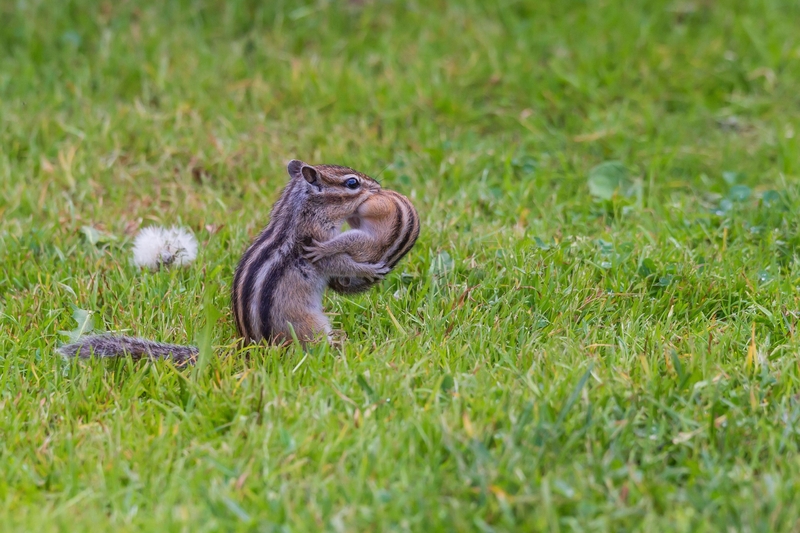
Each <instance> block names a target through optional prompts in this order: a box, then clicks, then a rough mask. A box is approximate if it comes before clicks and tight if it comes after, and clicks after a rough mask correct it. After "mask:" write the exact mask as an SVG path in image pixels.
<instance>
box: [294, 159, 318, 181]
mask: <svg viewBox="0 0 800 533" xmlns="http://www.w3.org/2000/svg"><path fill="white" fill-rule="evenodd" d="M286 170H287V171H288V172H289V176H291V177H292V178H296V179H299V178H300V176H302V177H303V179H305V180H306V181H307V182H308V183H310V184H312V185H316V184H317V182H318V181H319V172H318V171H317V169H316V168H314V167H312V166H311V165H307V164H305V163H303V162H302V161H299V160H297V159H292V160H291V161H289V164H288V165H286Z"/></svg>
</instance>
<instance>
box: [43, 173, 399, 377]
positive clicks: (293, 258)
mask: <svg viewBox="0 0 800 533" xmlns="http://www.w3.org/2000/svg"><path fill="white" fill-rule="evenodd" d="M287 171H288V173H289V176H290V180H289V184H288V185H287V186H286V187H285V188H284V190H283V192H282V193H281V196H280V197H279V198H278V201H277V202H275V205H274V206H273V208H272V213H271V216H270V221H269V224H267V226H266V227H265V228H264V229H263V231H262V232H261V233H260V234H259V235H258V237H256V239H255V240H254V241H253V242H252V244H250V246H249V247H248V248H247V250H246V251H245V252H244V254H243V255H242V257H241V259H240V260H239V263H238V265H237V267H236V271H235V274H234V278H233V286H232V292H231V307H232V309H233V315H234V318H235V321H236V329H237V332H238V333H239V335H240V336H241V337H242V338H243V340H244V342H245V343H257V342H261V341H267V342H270V343H281V342H285V341H287V340H290V339H291V338H292V332H294V334H295V335H296V336H297V338H298V340H299V341H300V342H301V343H303V344H304V345H305V344H306V343H309V342H313V341H315V340H318V339H319V338H320V337H325V336H329V335H330V333H331V327H330V322H329V321H328V318H327V317H326V316H325V314H324V313H323V311H322V294H323V291H324V290H325V287H326V285H327V284H328V282H329V281H330V280H331V279H333V278H359V279H363V280H364V283H367V284H374V283H375V282H377V280H379V279H381V278H382V277H383V276H384V275H386V274H387V273H388V272H389V270H390V268H389V267H388V266H387V264H386V262H384V261H377V262H372V263H366V262H358V261H355V260H354V259H353V258H352V256H351V255H350V253H351V250H350V249H348V248H347V247H346V246H344V247H342V248H341V249H342V253H337V254H335V255H331V256H327V257H322V256H319V254H317V255H315V261H313V262H312V261H310V260H309V259H307V258H306V257H305V254H306V252H305V248H307V247H313V246H314V243H326V242H328V241H330V240H331V239H332V238H333V237H334V236H336V235H337V234H338V233H339V232H340V231H341V227H342V225H343V224H344V221H345V220H347V219H349V218H351V217H353V216H355V214H356V213H357V212H358V209H359V207H360V206H361V205H362V204H363V203H364V202H366V201H367V200H369V198H370V197H372V196H374V195H376V194H379V193H380V192H381V191H382V189H381V187H380V184H378V182H377V181H375V180H373V179H372V178H370V177H369V176H366V175H364V174H362V173H360V172H358V171H356V170H353V169H351V168H348V167H342V166H335V165H316V166H311V165H308V164H306V163H303V162H302V161H298V160H292V161H291V162H289V164H288V166H287ZM356 224H358V222H356ZM367 237H368V235H367V234H366V233H363V232H362V238H367ZM348 242H351V244H352V246H353V250H352V253H354V254H355V255H359V253H358V251H359V250H361V249H363V247H364V246H365V245H364V244H363V243H362V242H361V240H360V239H353V240H349V241H348ZM59 352H60V353H61V354H62V355H65V356H69V357H74V356H75V355H80V356H82V357H89V356H90V355H91V354H92V353H94V354H95V355H96V356H101V357H115V356H121V355H124V354H129V355H131V356H133V357H134V358H138V357H142V356H147V357H151V358H172V359H173V360H174V361H175V362H176V363H178V364H185V363H191V362H193V361H194V360H195V359H196V357H197V353H198V351H197V348H195V347H193V346H181V345H174V344H164V343H158V342H153V341H149V340H145V339H139V338H134V337H117V336H112V335H95V336H89V337H85V338H83V339H80V340H78V341H77V342H74V343H72V344H68V345H66V346H63V347H61V348H60V349H59Z"/></svg>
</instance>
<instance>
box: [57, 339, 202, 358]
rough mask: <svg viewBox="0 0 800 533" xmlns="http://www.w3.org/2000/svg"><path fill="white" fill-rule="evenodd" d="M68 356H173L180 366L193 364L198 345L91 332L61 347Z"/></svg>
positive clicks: (62, 351)
mask: <svg viewBox="0 0 800 533" xmlns="http://www.w3.org/2000/svg"><path fill="white" fill-rule="evenodd" d="M58 352H59V353H60V354H61V355H63V356H65V357H82V358H84V359H86V358H89V357H91V356H92V355H94V356H95V357H122V356H126V355H127V356H130V357H132V358H133V359H141V358H142V357H148V358H150V359H171V360H172V361H174V362H175V364H177V365H187V364H189V365H191V364H194V363H195V362H196V361H197V348H195V347H194V346H181V345H179V344H165V343H163V342H155V341H149V340H147V339H140V338H138V337H115V336H114V335H91V336H88V337H83V338H81V339H79V340H78V341H76V342H73V343H71V344H67V345H65V346H62V347H61V348H59V349H58Z"/></svg>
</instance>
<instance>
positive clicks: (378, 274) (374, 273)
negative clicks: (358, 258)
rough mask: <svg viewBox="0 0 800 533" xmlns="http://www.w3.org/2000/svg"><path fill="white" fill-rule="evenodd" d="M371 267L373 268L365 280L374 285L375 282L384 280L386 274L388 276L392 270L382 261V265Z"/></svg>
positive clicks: (374, 264) (375, 264)
mask: <svg viewBox="0 0 800 533" xmlns="http://www.w3.org/2000/svg"><path fill="white" fill-rule="evenodd" d="M370 267H371V268H370V272H369V274H368V275H367V276H366V277H365V279H366V280H367V281H368V282H370V283H372V282H373V281H379V280H382V279H383V278H384V277H385V276H386V274H388V273H389V272H391V270H392V269H391V268H389V267H388V266H387V265H386V263H384V262H383V261H381V262H380V263H372V264H371V265H370Z"/></svg>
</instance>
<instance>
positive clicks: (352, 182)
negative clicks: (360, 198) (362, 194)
mask: <svg viewBox="0 0 800 533" xmlns="http://www.w3.org/2000/svg"><path fill="white" fill-rule="evenodd" d="M344 186H345V187H347V188H348V189H352V190H356V189H358V188H359V187H360V186H361V183H360V182H359V181H358V180H357V179H356V178H348V179H347V181H345V182H344Z"/></svg>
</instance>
